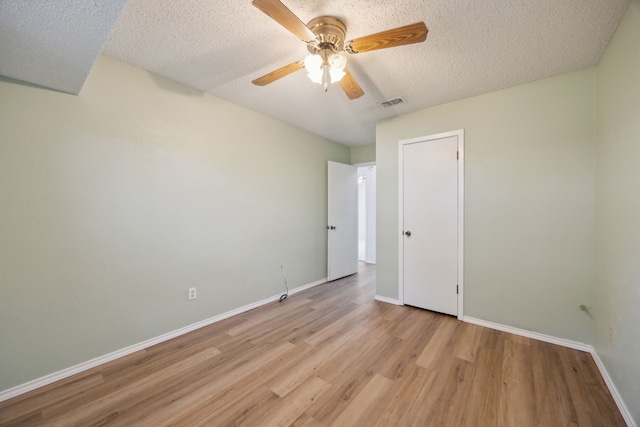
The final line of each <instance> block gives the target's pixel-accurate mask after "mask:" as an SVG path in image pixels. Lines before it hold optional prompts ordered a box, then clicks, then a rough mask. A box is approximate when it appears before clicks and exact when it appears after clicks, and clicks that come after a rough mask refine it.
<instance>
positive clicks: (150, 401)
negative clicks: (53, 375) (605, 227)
mask: <svg viewBox="0 0 640 427" xmlns="http://www.w3.org/2000/svg"><path fill="white" fill-rule="evenodd" d="M374 282H375V266H362V267H361V269H360V273H359V274H358V275H355V276H351V277H348V278H346V279H342V280H338V281H335V282H332V283H327V284H324V285H320V286H317V287H315V288H313V289H310V290H308V291H306V292H302V293H299V294H296V295H293V296H291V297H289V298H288V299H287V300H285V301H284V302H282V303H277V302H275V303H272V304H268V305H266V306H263V307H261V308H258V309H255V310H252V311H250V312H247V313H243V314H241V315H238V316H235V317H233V318H230V319H227V320H224V321H221V322H219V323H216V324H213V325H210V326H207V327H204V328H201V329H199V330H197V331H194V332H191V333H189V334H187V335H184V336H181V337H179V338H176V339H173V340H171V341H167V342H164V343H162V344H158V345H155V346H153V347H150V348H147V349H145V350H142V351H139V352H137V353H134V354H131V355H129V356H127V357H124V358H122V359H119V360H117V361H114V362H111V363H108V364H105V365H102V366H100V367H97V368H95V369H92V370H90V371H87V372H84V373H82V374H79V375H76V376H74V377H72V378H68V379H66V380H63V381H60V382H58V383H55V384H52V385H49V386H47V387H44V388H42V389H39V390H35V391H33V392H31V393H28V394H25V395H23V396H19V397H17V398H15V399H13V400H9V401H7V402H4V403H0V425H2V426H23V425H24V426H40V425H43V426H107V425H108V426H168V425H175V426H289V425H292V426H308V427H314V426H381V427H395V426H518V427H521V426H554V427H555V426H624V425H625V423H624V420H623V419H622V416H621V415H620V413H619V412H618V409H617V408H616V405H615V403H614V401H613V399H612V397H611V395H610V394H609V392H608V390H607V388H606V386H605V384H604V382H603V380H602V377H601V376H600V374H599V372H598V370H597V368H596V366H595V363H594V362H593V360H592V358H591V356H590V355H589V354H587V353H584V352H580V351H576V350H570V349H567V348H563V347H559V346H555V345H552V344H546V343H542V342H539V341H535V340H530V339H527V338H523V337H520V336H515V335H511V334H507V333H503V332H498V331H495V330H491V329H486V328H483V327H480V326H476V325H471V324H468V323H461V322H459V321H457V320H456V319H455V318H452V317H449V316H444V315H440V314H435V313H431V312H428V311H424V310H419V309H416V308H411V307H399V306H394V305H390V304H385V303H382V302H378V301H374V300H373V296H374Z"/></svg>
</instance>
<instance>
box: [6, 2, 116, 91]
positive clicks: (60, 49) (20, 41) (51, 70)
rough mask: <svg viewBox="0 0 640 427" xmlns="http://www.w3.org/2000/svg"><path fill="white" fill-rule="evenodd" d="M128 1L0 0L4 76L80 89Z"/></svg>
mask: <svg viewBox="0 0 640 427" xmlns="http://www.w3.org/2000/svg"><path fill="white" fill-rule="evenodd" d="M125 3H126V0H103V1H101V0H93V1H86V0H56V1H47V0H29V1H25V0H0V75H2V76H6V77H11V78H14V79H18V80H23V81H26V82H29V83H33V84H36V85H40V86H44V87H48V88H51V89H55V90H59V91H62V92H68V93H73V94H76V95H77V94H79V93H80V90H81V89H82V85H83V84H84V82H85V80H86V79H87V76H88V75H89V72H90V71H91V67H93V64H94V62H95V61H96V58H97V56H98V55H99V54H100V51H101V50H102V47H103V46H104V43H105V41H106V40H107V37H108V36H109V33H110V32H111V29H112V28H113V26H114V24H115V23H116V20H117V19H118V15H120V12H121V11H122V8H123V7H124V4H125Z"/></svg>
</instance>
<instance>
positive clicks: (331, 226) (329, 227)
mask: <svg viewBox="0 0 640 427" xmlns="http://www.w3.org/2000/svg"><path fill="white" fill-rule="evenodd" d="M335 229H336V228H335V227H334V226H333V225H327V230H335Z"/></svg>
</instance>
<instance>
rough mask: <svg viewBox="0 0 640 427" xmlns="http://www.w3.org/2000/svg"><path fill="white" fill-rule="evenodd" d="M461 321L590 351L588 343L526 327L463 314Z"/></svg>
mask: <svg viewBox="0 0 640 427" xmlns="http://www.w3.org/2000/svg"><path fill="white" fill-rule="evenodd" d="M462 321H463V322H467V323H473V324H474V325H479V326H484V327H486V328H490V329H496V330H498V331H502V332H509V333H511V334H515V335H520V336H523V337H527V338H531V339H534V340H538V341H544V342H548V343H551V344H556V345H561V346H563V347H568V348H573V349H575V350H580V351H586V352H587V353H589V352H591V350H592V348H593V347H591V346H590V345H588V344H584V343H581V342H578V341H572V340H568V339H564V338H558V337H554V336H552V335H546V334H541V333H539V332H533V331H527V330H526V329H520V328H514V327H513V326H507V325H502V324H500V323H494V322H489V321H486V320H481V319H476V318H473V317H468V316H464V317H463V319H462Z"/></svg>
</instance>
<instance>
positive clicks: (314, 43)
mask: <svg viewBox="0 0 640 427" xmlns="http://www.w3.org/2000/svg"><path fill="white" fill-rule="evenodd" d="M252 4H253V5H254V6H255V7H257V8H258V9H260V10H261V11H262V12H264V13H265V14H266V15H268V16H269V17H270V18H271V19H273V20H274V21H276V22H277V23H279V24H280V25H282V26H283V27H284V28H286V29H287V30H288V31H289V32H290V33H292V34H293V35H295V36H296V37H298V38H299V39H301V40H302V41H303V42H305V43H306V44H307V50H308V51H309V55H308V56H307V57H306V58H305V59H304V61H297V62H294V63H292V64H289V65H285V66H284V67H281V68H279V69H277V70H275V71H272V72H271V73H269V74H265V75H264V76H262V77H259V78H257V79H255V80H253V82H252V83H253V84H255V85H257V86H265V85H267V84H269V83H273V82H274V81H276V80H279V79H281V78H282V77H285V76H287V75H289V74H291V73H293V72H295V71H298V70H300V69H302V68H304V69H305V70H306V71H307V76H308V77H309V79H311V81H312V82H314V83H319V84H321V85H322V86H323V88H324V90H325V92H326V91H327V89H328V87H329V84H331V83H336V82H339V83H340V87H341V88H342V90H343V91H344V93H345V94H346V95H347V97H348V98H349V99H352V100H353V99H358V98H360V97H361V96H362V95H364V91H363V90H362V88H361V87H360V85H359V84H358V83H357V82H356V80H355V79H354V78H353V76H352V75H351V73H350V72H349V70H348V69H347V68H346V65H347V58H346V55H345V52H346V53H349V54H356V53H361V52H369V51H372V50H378V49H386V48H390V47H396V46H402V45H406V44H413V43H421V42H423V41H425V40H426V39H427V32H428V30H427V26H426V25H425V24H424V22H418V23H415V24H411V25H406V26H404V27H399V28H394V29H392V30H387V31H383V32H380V33H376V34H371V35H369V36H365V37H360V38H357V39H353V40H349V41H346V42H345V37H346V33H347V27H346V25H345V24H344V23H343V22H342V21H340V20H339V19H338V18H334V17H332V16H319V17H317V18H314V19H312V20H311V21H309V23H308V24H306V25H305V24H304V23H303V22H302V21H301V20H300V19H299V18H298V17H297V16H296V15H295V14H294V13H293V12H291V11H290V10H289V9H288V8H287V7H286V6H285V5H284V4H283V3H282V2H280V0H253V2H252Z"/></svg>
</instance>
